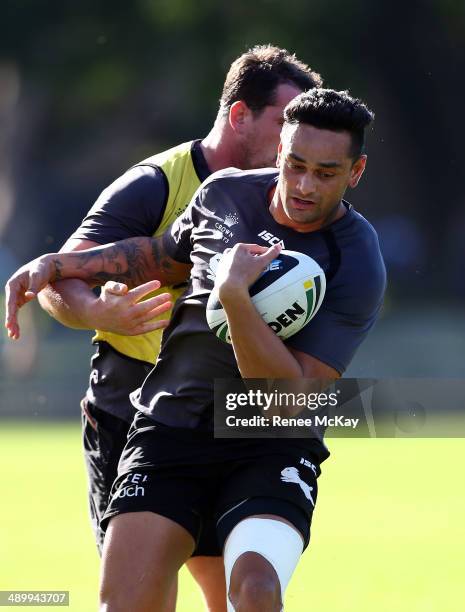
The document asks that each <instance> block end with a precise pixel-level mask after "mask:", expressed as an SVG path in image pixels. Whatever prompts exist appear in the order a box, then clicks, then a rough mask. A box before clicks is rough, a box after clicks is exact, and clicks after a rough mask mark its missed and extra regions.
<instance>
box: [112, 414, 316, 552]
mask: <svg viewBox="0 0 465 612" xmlns="http://www.w3.org/2000/svg"><path fill="white" fill-rule="evenodd" d="M305 442H306V441H299V440H295V439H278V440H270V439H267V440H257V439H254V440H250V439H245V440H238V439H234V440H231V439H214V438H213V436H212V434H211V433H210V432H203V431H197V430H187V429H176V428H171V427H166V426H163V425H159V424H157V423H155V422H154V421H153V420H152V419H150V418H148V417H146V416H144V415H143V414H141V413H139V414H138V415H137V416H136V418H135V420H134V423H133V425H132V426H131V430H130V432H129V437H128V443H127V445H126V448H125V449H124V451H123V455H122V458H121V461H120V466H119V470H118V478H117V480H116V481H115V484H114V486H113V489H112V497H111V500H110V503H109V505H108V509H107V511H106V513H105V516H104V519H103V521H102V527H103V528H104V529H105V528H106V526H107V525H108V522H109V520H110V518H111V517H113V516H116V515H118V514H124V513H127V512H142V511H150V512H154V513H156V514H160V515H162V516H166V517H167V518H170V519H172V520H173V521H175V522H177V523H178V524H180V525H182V526H183V527H184V528H185V529H187V531H189V533H190V534H191V535H192V537H193V538H194V540H195V542H196V543H199V542H201V541H202V537H203V532H204V530H205V527H206V525H209V524H210V525H211V523H212V522H213V521H214V525H215V526H216V538H212V539H210V548H209V550H207V551H206V553H204V554H211V555H215V554H216V555H221V554H222V550H223V545H224V542H225V539H226V538H227V536H228V535H229V533H230V532H231V530H232V529H233V528H234V526H235V525H236V524H237V523H238V522H240V520H242V519H243V518H246V516H251V515H253V514H276V515H278V516H282V517H283V518H286V519H287V520H289V521H290V522H291V523H292V524H293V525H295V527H296V528H297V529H298V530H299V531H300V533H301V534H302V537H303V539H304V542H305V546H307V544H308V541H309V538H310V524H311V520H312V514H313V510H314V507H315V503H316V498H317V477H318V475H319V473H320V469H319V466H318V465H317V464H316V463H315V459H314V457H313V456H311V454H310V453H309V452H308V450H307V449H306V446H305ZM197 554H198V553H197Z"/></svg>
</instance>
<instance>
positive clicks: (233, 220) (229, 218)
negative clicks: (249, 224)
mask: <svg viewBox="0 0 465 612" xmlns="http://www.w3.org/2000/svg"><path fill="white" fill-rule="evenodd" d="M238 223H239V217H238V216H237V215H236V213H232V214H231V213H228V214H227V215H226V216H225V218H224V219H223V221H222V222H219V221H217V222H216V223H215V229H216V230H218V231H219V232H221V239H222V241H223V242H226V243H228V242H229V239H230V238H232V237H233V236H234V233H233V232H232V231H231V229H230V228H231V227H233V226H234V225H237V224H238Z"/></svg>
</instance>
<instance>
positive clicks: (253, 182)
mask: <svg viewBox="0 0 465 612" xmlns="http://www.w3.org/2000/svg"><path fill="white" fill-rule="evenodd" d="M277 175H278V172H277V170H276V169H275V168H263V169H258V170H239V168H224V169H223V170H217V171H216V172H213V173H212V174H211V175H210V176H209V177H208V178H207V180H206V181H204V183H203V185H202V186H203V187H212V186H213V187H219V188H221V187H222V186H225V187H227V186H228V185H230V186H231V187H233V186H238V187H239V186H240V187H242V186H244V187H247V186H251V187H254V186H258V185H265V184H267V183H269V182H270V181H271V180H273V179H274V178H275V177H276V176H277Z"/></svg>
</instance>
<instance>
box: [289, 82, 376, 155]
mask: <svg viewBox="0 0 465 612" xmlns="http://www.w3.org/2000/svg"><path fill="white" fill-rule="evenodd" d="M374 118H375V115H374V113H373V112H372V111H371V110H369V109H368V107H367V106H366V105H365V104H364V103H363V102H362V101H361V100H359V99H358V98H352V97H351V96H350V95H349V92H348V91H335V90H334V89H311V90H310V91H307V92H305V93H302V94H300V95H298V96H297V97H296V98H294V99H293V100H291V101H290V102H289V104H288V105H287V106H286V108H285V109H284V122H285V124H291V125H292V124H297V123H307V124H308V125H312V126H314V127H316V128H320V129H323V130H333V131H335V132H343V131H346V132H349V133H350V134H351V137H352V146H351V150H350V156H351V157H352V158H354V159H358V158H359V157H360V155H362V154H363V152H364V150H365V128H366V127H368V126H369V125H370V123H371V122H372V121H373V119H374Z"/></svg>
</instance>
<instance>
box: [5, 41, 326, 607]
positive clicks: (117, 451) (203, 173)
mask: <svg viewBox="0 0 465 612" xmlns="http://www.w3.org/2000/svg"><path fill="white" fill-rule="evenodd" d="M319 85H321V78H320V76H319V75H318V74H317V73H315V72H313V71H311V70H310V68H309V67H308V66H306V65H305V64H303V63H302V62H300V61H299V60H298V59H297V58H296V57H295V56H293V55H291V54H290V53H289V52H288V51H286V50H284V49H279V48H277V47H274V46H271V45H264V46H257V47H254V48H252V49H250V50H249V51H247V52H246V53H244V54H243V55H241V56H240V57H238V58H237V59H236V60H235V61H234V62H233V64H232V65H231V68H230V70H229V72H228V74H227V76H226V80H225V83H224V88H223V93H222V96H221V100H220V108H219V111H218V116H217V118H216V121H215V124H214V126H213V128H212V130H211V131H210V133H209V134H208V136H206V138H204V139H203V140H202V141H193V142H187V143H184V144H181V145H179V146H177V147H175V148H174V149H170V150H168V151H165V152H163V153H161V154H158V155H154V156H153V157H150V158H149V159H146V160H144V161H143V162H141V163H139V164H137V165H136V166H134V167H133V168H131V169H130V170H128V171H127V172H126V173H125V174H124V175H123V176H121V177H120V178H119V179H117V180H116V181H115V182H114V183H113V184H112V185H110V186H109V187H108V188H107V189H105V190H104V191H103V192H102V194H101V196H100V197H99V199H98V200H97V201H96V203H95V205H94V206H93V207H92V209H91V210H90V211H89V213H88V215H87V217H86V218H85V219H84V220H83V222H82V224H81V226H80V227H79V228H78V230H77V231H76V232H75V233H74V234H73V235H72V236H71V237H70V239H69V240H68V241H67V242H66V244H65V245H64V247H63V248H62V251H77V250H82V249H86V248H90V247H93V246H97V245H99V244H107V243H109V242H114V241H118V240H122V239H125V238H129V237H131V236H139V235H145V236H152V235H159V234H161V233H163V231H164V230H166V228H167V227H168V226H169V225H170V224H171V223H172V222H173V221H174V220H175V219H176V217H177V216H179V215H180V214H181V213H182V212H183V210H184V209H185V208H186V206H187V204H188V203H189V201H190V199H191V197H192V195H193V194H194V191H195V190H196V189H197V187H198V186H199V185H200V183H201V181H203V180H204V179H206V178H207V177H208V175H209V174H210V173H211V172H213V171H215V170H218V169H221V168H225V167H228V166H235V167H237V168H242V169H249V168H258V167H265V166H269V165H273V164H274V161H275V158H276V149H277V145H278V142H279V133H280V130H281V125H282V112H283V109H284V106H285V105H286V104H287V103H288V102H289V100H291V99H292V98H293V97H294V96H296V95H297V94H299V93H300V92H301V91H304V90H307V89H310V88H312V87H316V86H319ZM158 287H159V285H158V283H149V284H148V285H144V286H143V287H139V288H137V289H135V290H133V291H131V292H129V293H126V288H125V287H118V286H117V285H116V284H115V283H109V284H108V285H107V286H106V287H105V288H104V289H103V291H102V294H101V295H100V297H96V296H95V295H94V293H93V292H92V291H91V289H90V287H89V286H88V285H87V284H85V283H82V282H80V281H76V280H72V281H71V280H68V281H64V282H60V283H57V284H55V286H54V287H53V288H52V287H48V288H47V289H46V290H45V291H43V292H42V293H41V296H40V298H39V299H40V302H41V304H42V306H43V308H44V309H45V310H46V311H47V312H49V314H51V315H52V316H53V317H54V318H56V319H57V320H59V321H60V322H61V323H63V324H64V325H67V326H69V327H74V328H80V329H97V330H98V331H97V333H96V336H95V337H94V342H95V343H96V344H97V351H96V353H95V355H94V357H93V358H92V372H91V376H90V384H89V388H88V390H87V394H86V398H85V399H84V400H83V402H82V408H83V425H84V450H85V457H86V463H87V468H88V476H89V500H90V511H91V518H92V522H93V527H94V531H95V534H96V538H97V544H98V547H99V549H100V550H101V548H102V546H103V538H104V533H103V531H102V530H101V529H100V527H99V524H100V520H101V518H102V516H103V514H104V512H105V510H106V506H107V501H108V496H109V494H110V489H111V485H112V483H113V481H114V479H115V478H116V470H117V465H118V460H119V457H120V455H121V451H122V449H123V447H124V444H125V443H126V436H127V432H128V429H129V425H130V423H131V421H132V419H133V417H134V413H135V411H134V408H133V406H132V405H131V403H130V401H129V393H130V392H131V391H133V390H134V389H136V388H137V387H139V386H140V385H141V384H142V381H143V380H144V378H145V377H146V375H147V374H148V373H149V372H150V370H151V368H152V366H153V364H154V363H155V361H156V358H157V354H158V351H159V348H160V339H161V328H162V327H163V326H164V325H165V324H166V321H165V320H164V319H161V320H160V316H158V318H157V319H155V320H154V317H155V315H160V314H161V313H163V312H164V311H166V310H167V308H168V307H169V304H168V303H164V305H163V306H160V300H162V299H163V295H161V297H160V295H158V296H157V295H155V296H153V297H152V298H151V299H148V300H145V301H143V302H140V303H137V300H138V299H140V298H141V297H143V296H144V295H146V294H147V293H149V291H150V290H153V289H157V288H158ZM165 290H166V289H163V291H165ZM161 291H162V290H159V291H158V293H159V294H160V293H161ZM181 292H182V290H180V289H173V288H171V289H170V293H171V295H172V298H173V300H174V299H176V297H177V296H178V295H180V293H181ZM164 316H165V317H166V314H165V315H164ZM136 334H139V335H136ZM13 335H15V333H13ZM204 553H207V554H208V549H206V548H204V547H203V545H202V544H201V546H200V547H199V549H198V550H197V551H196V554H197V555H202V554H204ZM207 565H208V568H209V571H208V572H207ZM189 568H190V569H191V571H192V572H193V574H194V576H195V577H196V578H197V579H198V581H199V583H200V584H202V586H203V590H204V592H205V593H206V594H207V600H208V601H207V603H208V606H209V608H211V609H216V610H218V609H220V608H219V607H218V605H217V604H215V601H216V598H215V597H214V595H213V593H214V592H215V591H216V592H220V595H219V597H220V598H221V599H223V596H222V594H221V584H222V581H221V572H222V568H221V566H219V565H218V569H217V570H216V571H215V570H214V565H213V560H211V561H208V562H207V560H206V559H202V558H198V557H197V558H194V559H193V560H192V561H191V562H190V564H189ZM209 573H211V578H209ZM209 585H211V587H209Z"/></svg>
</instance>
